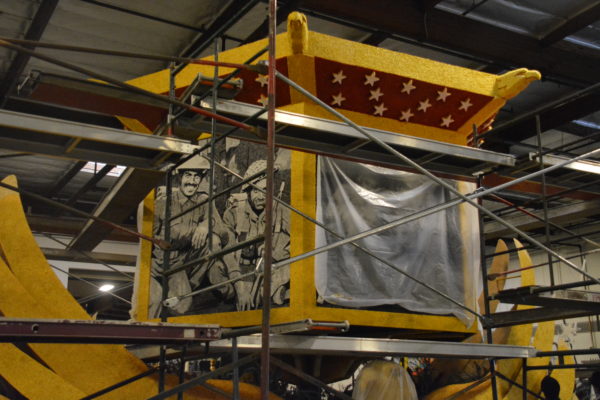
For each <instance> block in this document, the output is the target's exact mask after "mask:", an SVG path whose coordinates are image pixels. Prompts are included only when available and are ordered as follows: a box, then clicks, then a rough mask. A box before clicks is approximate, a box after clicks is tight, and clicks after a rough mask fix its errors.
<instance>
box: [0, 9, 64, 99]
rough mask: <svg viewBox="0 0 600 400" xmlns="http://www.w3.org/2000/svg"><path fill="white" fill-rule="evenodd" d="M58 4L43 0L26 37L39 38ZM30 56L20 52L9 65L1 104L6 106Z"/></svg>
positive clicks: (1, 89)
mask: <svg viewBox="0 0 600 400" xmlns="http://www.w3.org/2000/svg"><path fill="white" fill-rule="evenodd" d="M57 4H58V0H43V1H42V2H41V3H40V5H39V7H38V9H37V11H36V13H35V16H34V17H33V20H32V21H31V24H30V25H29V29H28V30H27V33H26V34H25V38H26V39H29V40H39V39H40V38H41V37H42V34H43V33H44V30H45V29H46V26H47V25H48V22H50V18H51V17H52V14H54V10H55V9H56V5H57ZM29 58H30V56H28V55H27V54H24V53H19V54H16V55H15V58H14V59H13V61H12V63H11V64H10V66H9V67H8V71H7V72H6V75H4V77H3V79H2V81H1V82H0V106H1V107H4V106H5V105H6V101H7V100H8V94H9V93H10V92H11V90H13V88H14V87H15V85H16V84H17V81H18V80H19V76H21V74H22V73H23V71H24V70H25V67H26V66H27V63H28V62H29Z"/></svg>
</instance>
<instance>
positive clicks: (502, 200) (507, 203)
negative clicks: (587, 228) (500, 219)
mask: <svg viewBox="0 0 600 400" xmlns="http://www.w3.org/2000/svg"><path fill="white" fill-rule="evenodd" d="M491 197H492V198H494V199H496V200H498V201H499V202H501V203H504V204H506V205H507V206H509V207H511V208H514V209H515V210H517V211H520V212H521V213H523V214H525V215H528V216H530V217H531V218H534V219H537V220H538V221H542V222H546V221H544V218H542V217H540V216H538V215H535V214H534V213H532V212H529V211H527V210H526V209H524V208H523V207H519V206H518V205H516V204H515V203H513V202H511V201H509V200H506V199H504V198H502V197H500V196H498V195H496V194H492V195H491ZM547 223H548V225H550V226H552V227H553V228H556V229H558V230H561V231H563V232H565V233H567V234H569V235H570V236H578V235H577V233H575V232H573V231H572V230H570V229H567V228H565V227H563V226H561V225H558V224H556V223H554V222H552V221H550V220H549V219H548V221H547ZM581 239H582V240H583V241H585V242H586V243H588V244H591V245H592V246H594V247H597V248H600V243H598V242H596V241H594V240H591V239H588V238H586V237H581Z"/></svg>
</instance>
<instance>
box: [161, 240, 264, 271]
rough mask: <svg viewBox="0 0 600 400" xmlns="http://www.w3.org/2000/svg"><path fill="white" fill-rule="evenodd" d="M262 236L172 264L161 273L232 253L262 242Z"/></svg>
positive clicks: (185, 267) (179, 269) (184, 268)
mask: <svg viewBox="0 0 600 400" xmlns="http://www.w3.org/2000/svg"><path fill="white" fill-rule="evenodd" d="M264 238H265V237H264V235H259V236H255V237H253V238H251V239H248V240H246V241H243V242H240V243H237V244H235V245H233V246H229V247H226V248H224V249H221V250H219V251H216V252H214V253H211V254H207V255H205V256H202V257H198V258H196V259H194V260H191V261H188V262H186V263H184V264H181V265H178V266H174V267H172V268H171V269H169V270H167V271H165V272H164V274H163V275H164V276H170V275H173V274H174V273H176V272H179V271H183V270H186V269H188V268H190V267H192V266H194V265H196V264H199V263H202V262H205V261H208V260H211V259H213V258H215V257H221V256H224V255H225V254H229V253H233V252H234V251H237V250H239V249H242V248H244V247H246V246H250V245H253V244H255V243H258V242H262V241H263V240H264Z"/></svg>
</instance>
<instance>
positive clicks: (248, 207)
mask: <svg viewBox="0 0 600 400" xmlns="http://www.w3.org/2000/svg"><path fill="white" fill-rule="evenodd" d="M265 169H266V161H265V160H258V161H255V162H254V163H252V164H251V165H250V166H249V167H248V169H247V170H246V173H245V174H244V178H245V179H247V178H249V177H251V176H253V175H255V174H257V173H259V172H261V171H265ZM284 185H285V183H284V182H282V183H281V186H280V187H279V193H278V194H276V195H278V196H281V192H282V191H283V188H284V187H285V186H284ZM265 189H266V178H265V176H264V175H261V176H258V177H257V178H256V179H254V180H253V181H251V182H249V183H246V184H244V185H243V186H242V192H241V193H239V194H235V195H233V196H232V197H231V198H230V201H229V205H228V208H227V209H226V210H225V212H224V214H223V222H224V224H225V226H226V227H227V228H228V232H229V243H240V242H243V241H246V240H249V239H252V238H254V237H256V236H259V235H262V234H263V233H264V229H265V213H264V209H265V205H266V195H265V193H264V190H265ZM273 212H274V213H273V221H274V223H273V261H275V262H276V261H280V260H283V259H286V258H288V257H289V244H290V235H289V211H288V210H287V209H286V208H283V207H282V206H279V205H277V203H275V204H274V205H273ZM262 253H263V245H262V243H259V244H255V245H251V246H246V247H245V248H243V249H241V250H239V251H237V252H235V253H230V254H228V255H227V256H226V257H225V264H226V268H227V270H226V271H221V273H222V274H223V275H225V276H226V277H227V278H229V279H233V278H236V277H237V276H240V275H243V274H246V273H248V272H251V271H254V270H255V268H256V266H257V265H258V264H259V260H260V259H261V258H262V255H263V254H262ZM215 272H216V271H215ZM289 279H290V278H289V268H288V267H284V268H281V269H279V270H275V271H273V277H272V290H271V295H272V298H273V302H274V303H275V304H278V305H280V304H283V303H284V302H285V301H286V300H287V299H289ZM260 286H261V284H260V281H257V280H256V279H255V278H254V277H250V278H246V279H243V280H239V281H237V282H235V283H234V288H235V295H236V301H237V309H238V310H239V311H243V310H248V309H252V308H255V307H257V306H258V302H259V298H260V293H259V292H260Z"/></svg>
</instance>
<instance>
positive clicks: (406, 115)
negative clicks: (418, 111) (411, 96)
mask: <svg viewBox="0 0 600 400" xmlns="http://www.w3.org/2000/svg"><path fill="white" fill-rule="evenodd" d="M400 113H401V114H402V115H401V116H400V121H406V122H408V120H409V119H411V118H412V117H414V116H415V114H413V113H412V112H411V111H410V108H409V109H408V110H405V111H401V112H400Z"/></svg>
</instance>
